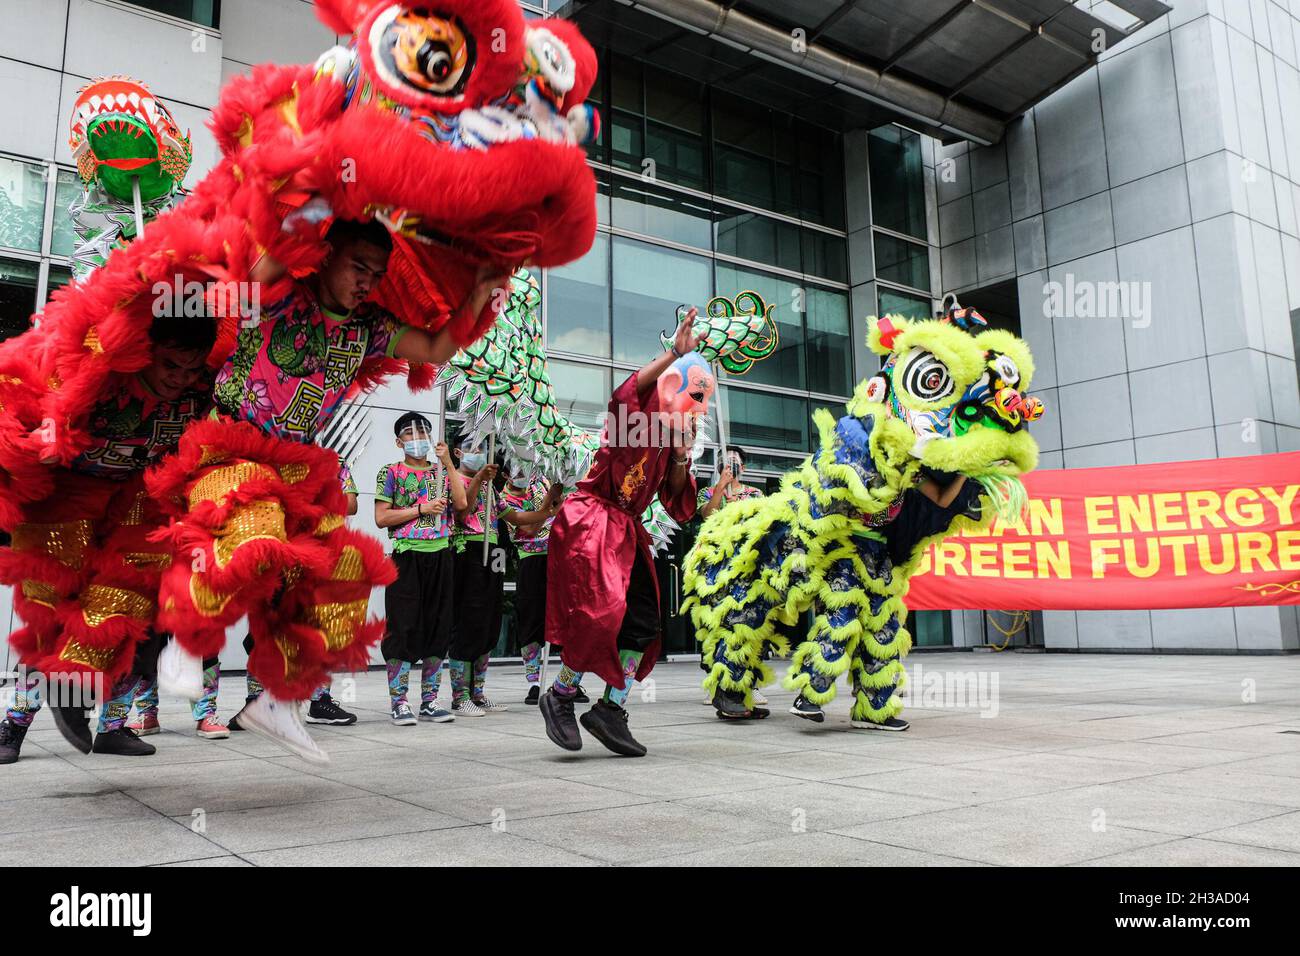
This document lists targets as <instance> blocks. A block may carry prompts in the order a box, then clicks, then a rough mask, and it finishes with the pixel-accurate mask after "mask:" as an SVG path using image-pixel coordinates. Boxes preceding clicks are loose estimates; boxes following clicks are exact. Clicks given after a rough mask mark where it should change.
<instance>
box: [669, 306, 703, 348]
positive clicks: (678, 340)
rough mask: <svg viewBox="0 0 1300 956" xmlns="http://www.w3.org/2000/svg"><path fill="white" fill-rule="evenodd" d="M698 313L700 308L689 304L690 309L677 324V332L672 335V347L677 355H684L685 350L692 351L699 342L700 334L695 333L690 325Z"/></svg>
mask: <svg viewBox="0 0 1300 956" xmlns="http://www.w3.org/2000/svg"><path fill="white" fill-rule="evenodd" d="M699 314H700V310H699V309H697V308H695V306H691V308H690V310H689V311H688V312H687V313H686V315H685V316H684V317H683V318H682V324H681V325H679V326H677V334H676V335H675V336H674V337H673V348H675V349H676V350H677V353H678V354H679V355H685V354H686V353H687V352H694V351H695V349H696V348H697V347H698V346H699V344H700V339H701V336H699V335H696V334H695V332H694V330H693V329H692V326H693V325H694V324H695V318H696V316H698V315H699Z"/></svg>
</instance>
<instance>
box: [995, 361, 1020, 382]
mask: <svg viewBox="0 0 1300 956" xmlns="http://www.w3.org/2000/svg"><path fill="white" fill-rule="evenodd" d="M989 366H990V367H991V368H992V369H993V371H995V372H996V373H997V375H998V378H1000V379H1002V384H1003V385H1019V384H1020V369H1018V368H1016V363H1015V362H1013V361H1012V360H1011V356H1009V355H999V356H997V357H995V358H994V359H993V361H991V362H990V363H989Z"/></svg>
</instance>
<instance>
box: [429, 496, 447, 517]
mask: <svg viewBox="0 0 1300 956" xmlns="http://www.w3.org/2000/svg"><path fill="white" fill-rule="evenodd" d="M446 510H447V499H446V498H434V499H433V500H432V501H430V502H429V507H428V508H427V509H426V510H425V512H424V513H425V514H429V515H440V514H442V513H443V512H444V511H446Z"/></svg>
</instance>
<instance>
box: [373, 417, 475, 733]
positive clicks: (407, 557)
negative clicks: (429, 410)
mask: <svg viewBox="0 0 1300 956" xmlns="http://www.w3.org/2000/svg"><path fill="white" fill-rule="evenodd" d="M393 433H394V435H395V436H396V443H397V446H398V447H399V448H401V449H402V456H403V457H402V460H401V461H399V462H394V463H393V464H391V465H385V466H384V467H383V468H381V469H380V470H379V474H378V476H377V477H376V478H375V524H376V525H377V526H378V527H380V528H387V529H388V537H389V539H390V540H391V541H392V542H393V563H394V564H395V565H397V580H396V581H394V582H393V583H392V584H390V585H388V587H387V588H386V589H385V591H384V613H385V615H386V616H387V618H388V629H387V631H386V632H385V634H384V640H383V643H382V645H381V649H382V652H383V655H384V662H385V664H386V665H387V667H388V694H389V706H390V713H391V717H392V721H393V723H394V724H397V725H398V726H409V725H411V724H414V723H415V722H416V720H417V717H416V715H415V714H413V713H412V712H411V708H410V705H409V704H408V703H407V702H406V694H407V688H408V686H409V683H410V675H411V667H412V665H414V664H415V663H416V662H417V661H421V662H423V663H422V667H421V674H420V677H421V680H420V712H419V717H418V719H419V720H431V721H434V722H435V723H444V722H447V721H451V720H454V719H455V717H454V716H453V715H452V714H451V713H450V712H449V711H448V710H446V709H444V708H441V707H439V706H438V683H439V680H438V677H439V669H440V668H441V667H442V662H443V659H444V658H445V657H446V656H447V648H448V646H449V645H450V643H451V627H452V612H453V609H454V607H455V603H456V596H455V592H454V590H453V584H454V577H453V569H452V562H453V554H452V550H451V531H452V529H451V516H452V509H454V508H464V507H465V500H466V499H465V484H464V482H463V481H462V479H461V476H460V475H459V474H457V472H456V468H455V466H454V465H453V464H452V461H451V456H450V455H449V454H448V452H447V446H446V445H445V444H443V443H442V442H439V443H438V444H437V445H436V446H434V445H433V443H432V442H433V439H432V434H433V426H432V425H431V424H430V422H429V420H428V419H427V418H425V417H424V416H423V415H421V414H420V413H419V412H407V413H406V414H404V415H402V416H401V417H400V418H399V419H397V422H396V423H395V424H394V425H393ZM430 450H433V452H434V453H435V455H436V462H437V464H436V465H435V464H433V463H432V462H430V460H429V452H430Z"/></svg>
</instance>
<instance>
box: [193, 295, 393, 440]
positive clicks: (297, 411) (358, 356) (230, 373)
mask: <svg viewBox="0 0 1300 956" xmlns="http://www.w3.org/2000/svg"><path fill="white" fill-rule="evenodd" d="M270 294H271V295H272V296H273V297H274V298H273V299H272V301H271V303H270V304H269V305H267V306H265V307H264V308H263V309H262V315H261V319H260V321H259V322H258V323H257V324H256V325H252V326H250V327H248V328H245V329H241V330H240V332H239V336H238V338H237V339H236V340H235V351H234V352H233V353H232V354H231V356H230V358H229V359H227V360H226V364H225V366H224V367H223V368H222V369H221V371H220V372H218V373H217V383H216V389H215V390H214V392H213V396H214V397H215V398H216V402H217V405H218V406H220V408H221V410H222V411H224V412H225V413H226V414H228V415H230V416H231V417H232V418H236V419H241V420H243V421H247V422H252V423H253V424H254V425H256V426H258V427H259V428H261V429H262V430H263V431H265V432H267V433H268V434H271V435H275V436H276V437H278V438H288V439H290V440H292V441H300V442H309V441H312V440H313V439H314V438H315V437H316V434H317V433H318V432H319V431H320V430H321V429H322V428H324V427H325V424H326V423H327V422H328V421H329V420H330V417H331V416H332V415H333V414H334V412H335V410H336V409H337V408H338V405H339V402H341V401H342V400H343V398H344V396H345V395H346V394H347V391H348V388H349V387H350V386H351V385H352V382H353V381H354V380H355V379H356V377H357V372H358V371H360V369H361V364H362V363H363V362H365V361H366V360H367V359H373V358H381V357H384V356H388V357H390V358H391V357H392V355H393V350H394V349H395V348H396V347H397V343H398V341H399V340H400V339H401V337H402V335H403V334H404V333H405V332H406V331H407V327H406V326H405V325H403V324H402V323H401V322H399V321H398V320H397V319H396V318H394V317H393V315H392V314H391V313H389V312H386V311H385V310H383V309H381V308H380V307H379V306H377V305H374V304H373V303H370V302H367V303H363V304H362V305H361V306H359V307H357V308H356V309H354V310H353V311H352V313H350V314H348V315H339V314H337V313H334V312H329V311H327V310H326V309H324V308H322V307H321V305H320V303H319V302H317V301H316V297H315V295H314V294H313V293H312V291H311V290H310V289H309V288H308V287H307V285H306V284H304V283H303V282H300V281H293V280H288V281H285V280H282V281H281V282H278V283H276V284H275V285H273V286H272V287H271V289H270Z"/></svg>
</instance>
